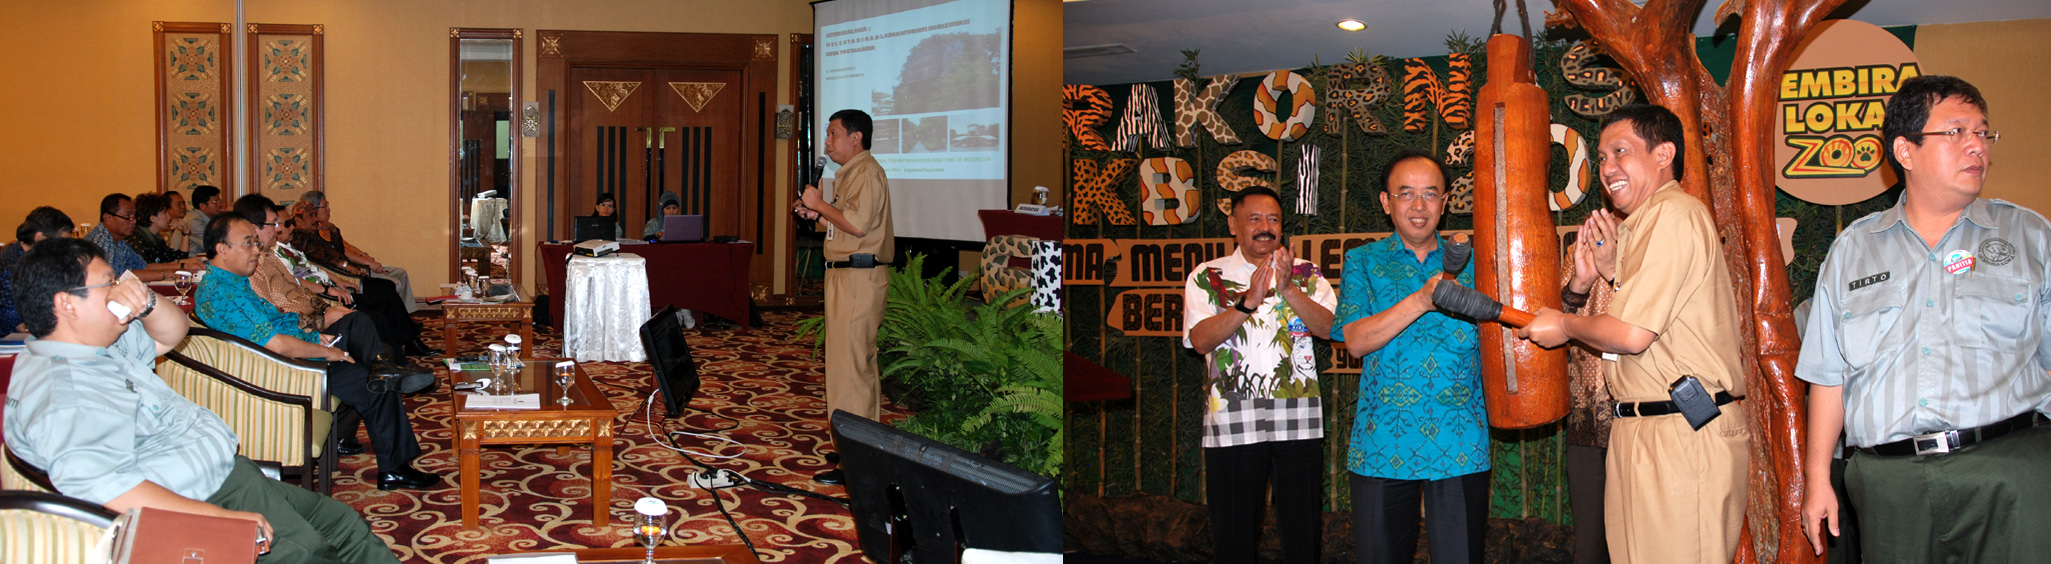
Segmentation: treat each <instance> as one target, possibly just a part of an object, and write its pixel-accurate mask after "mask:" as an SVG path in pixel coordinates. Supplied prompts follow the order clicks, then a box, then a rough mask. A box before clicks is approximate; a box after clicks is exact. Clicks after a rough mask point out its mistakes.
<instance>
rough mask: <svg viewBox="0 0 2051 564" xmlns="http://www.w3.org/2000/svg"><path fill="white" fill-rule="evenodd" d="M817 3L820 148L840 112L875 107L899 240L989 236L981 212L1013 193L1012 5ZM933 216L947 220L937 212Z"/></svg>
mask: <svg viewBox="0 0 2051 564" xmlns="http://www.w3.org/2000/svg"><path fill="white" fill-rule="evenodd" d="M813 7H814V14H815V23H816V26H817V34H816V35H814V36H813V41H814V42H815V46H816V49H817V56H816V57H815V58H814V61H815V64H816V65H817V67H816V68H815V71H816V73H815V75H814V76H816V77H817V82H816V84H817V88H818V97H817V100H818V101H819V102H818V104H819V106H818V114H817V118H818V122H817V129H816V130H815V131H817V132H819V136H820V138H819V143H821V144H822V145H823V143H824V142H825V134H826V128H827V117H829V116H831V115H832V113H833V112H834V111H836V110H840V109H846V108H854V109H859V110H863V111H866V112H868V113H869V115H870V117H873V118H875V132H874V134H873V135H872V136H871V137H870V149H869V152H870V153H871V154H873V155H874V156H875V157H876V161H877V163H878V164H881V165H883V168H884V173H885V174H886V175H888V176H889V177H890V181H891V187H892V194H893V197H892V199H891V200H892V201H891V204H892V205H893V206H894V207H896V208H897V209H896V211H895V215H896V216H897V217H898V228H897V232H898V235H899V236H908V237H933V238H946V239H959V240H979V239H982V233H981V228H980V226H979V224H978V223H976V220H975V210H977V209H988V208H1003V207H1006V200H1007V198H1006V196H1005V194H1006V189H1007V188H1006V187H1007V183H1006V173H1007V166H1008V163H1007V157H1006V156H1007V155H1008V154H1009V144H1010V139H1009V137H1007V136H1006V135H1005V130H1006V129H1007V128H1006V126H1005V124H1006V122H1007V121H1008V119H1009V117H1010V94H1009V93H1010V80H1011V71H1010V69H1009V68H1008V67H1009V65H1010V60H1011V57H1010V50H1011V36H1010V35H1011V2H1010V1H1009V0H833V1H830V2H820V3H818V4H814V5H813ZM827 177H828V178H829V179H830V178H832V172H831V170H829V172H828V174H827ZM926 181H934V182H926ZM828 183H829V184H830V181H829V182H828ZM907 198H911V199H916V200H920V201H908V200H907ZM936 198H937V199H936ZM908 207H909V208H920V209H918V210H917V211H916V212H914V213H920V214H921V215H920V216H919V217H918V219H916V220H913V221H908V220H910V219H913V218H910V217H907V214H906V212H908V211H913V210H911V209H906V208H908ZM928 212H930V213H942V214H948V217H946V218H944V219H931V218H929V217H928V216H927V214H928ZM957 216H966V217H965V218H963V217H957Z"/></svg>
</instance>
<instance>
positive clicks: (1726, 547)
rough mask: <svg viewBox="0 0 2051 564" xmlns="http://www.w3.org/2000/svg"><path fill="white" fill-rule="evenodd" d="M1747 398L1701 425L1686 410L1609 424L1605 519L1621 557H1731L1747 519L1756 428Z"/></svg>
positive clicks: (1715, 562)
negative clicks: (1695, 427)
mask: <svg viewBox="0 0 2051 564" xmlns="http://www.w3.org/2000/svg"><path fill="white" fill-rule="evenodd" d="M1740 405H1742V402H1736V403H1730V404H1725V405H1724V406H1723V415H1721V416H1718V417H1717V418H1716V420H1714V421H1710V422H1709V424H1708V425H1704V426H1703V427H1702V430H1700V431H1697V430H1693V429H1690V428H1688V421H1687V420H1686V419H1683V418H1681V416H1680V415H1660V416H1654V417H1620V418H1617V420H1616V423H1615V424H1614V426H1612V427H1611V428H1610V437H1609V439H1610V440H1609V460H1608V462H1607V464H1605V470H1606V472H1605V473H1606V474H1608V483H1607V484H1606V487H1605V488H1604V491H1603V504H1602V505H1603V525H1604V530H1605V532H1606V533H1607V535H1608V537H1609V556H1610V560H1611V561H1613V562H1617V563H1619V564H1634V563H1635V564H1677V563H1689V562H1693V563H1698V564H1729V563H1730V561H1731V556H1732V555H1733V554H1734V553H1735V552H1736V550H1737V547H1738V533H1739V531H1740V530H1741V528H1742V527H1743V526H1744V519H1745V471H1746V464H1748V463H1749V462H1750V460H1751V457H1752V453H1751V447H1750V446H1749V445H1750V443H1751V429H1750V427H1749V425H1748V424H1747V423H1746V421H1745V410H1744V409H1742V408H1740V407H1739V406H1740Z"/></svg>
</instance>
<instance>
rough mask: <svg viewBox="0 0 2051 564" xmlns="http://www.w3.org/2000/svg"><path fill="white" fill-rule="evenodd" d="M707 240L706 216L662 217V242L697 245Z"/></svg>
mask: <svg viewBox="0 0 2051 564" xmlns="http://www.w3.org/2000/svg"><path fill="white" fill-rule="evenodd" d="M703 240H705V216H702V215H665V216H662V241H663V242H665V243H696V242H699V241H703Z"/></svg>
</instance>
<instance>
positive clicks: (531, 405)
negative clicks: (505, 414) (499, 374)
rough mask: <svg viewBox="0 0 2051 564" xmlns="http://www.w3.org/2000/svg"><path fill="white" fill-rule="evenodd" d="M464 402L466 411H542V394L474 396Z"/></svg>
mask: <svg viewBox="0 0 2051 564" xmlns="http://www.w3.org/2000/svg"><path fill="white" fill-rule="evenodd" d="M464 401H465V403H464V404H463V408H464V409H541V394H513V395H510V396H486V395H472V396H470V399H468V400H464Z"/></svg>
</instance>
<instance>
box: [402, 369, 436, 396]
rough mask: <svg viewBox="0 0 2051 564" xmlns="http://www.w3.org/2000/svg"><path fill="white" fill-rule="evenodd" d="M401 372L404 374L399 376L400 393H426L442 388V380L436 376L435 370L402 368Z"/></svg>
mask: <svg viewBox="0 0 2051 564" xmlns="http://www.w3.org/2000/svg"><path fill="white" fill-rule="evenodd" d="M401 373H402V374H404V375H403V376H400V377H399V393H402V394H406V395H413V394H424V393H428V392H433V391H435V390H436V389H439V388H441V383H442V382H441V380H440V379H437V378H435V377H434V373H433V372H430V371H426V370H420V369H417V368H405V369H402V370H401Z"/></svg>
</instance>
